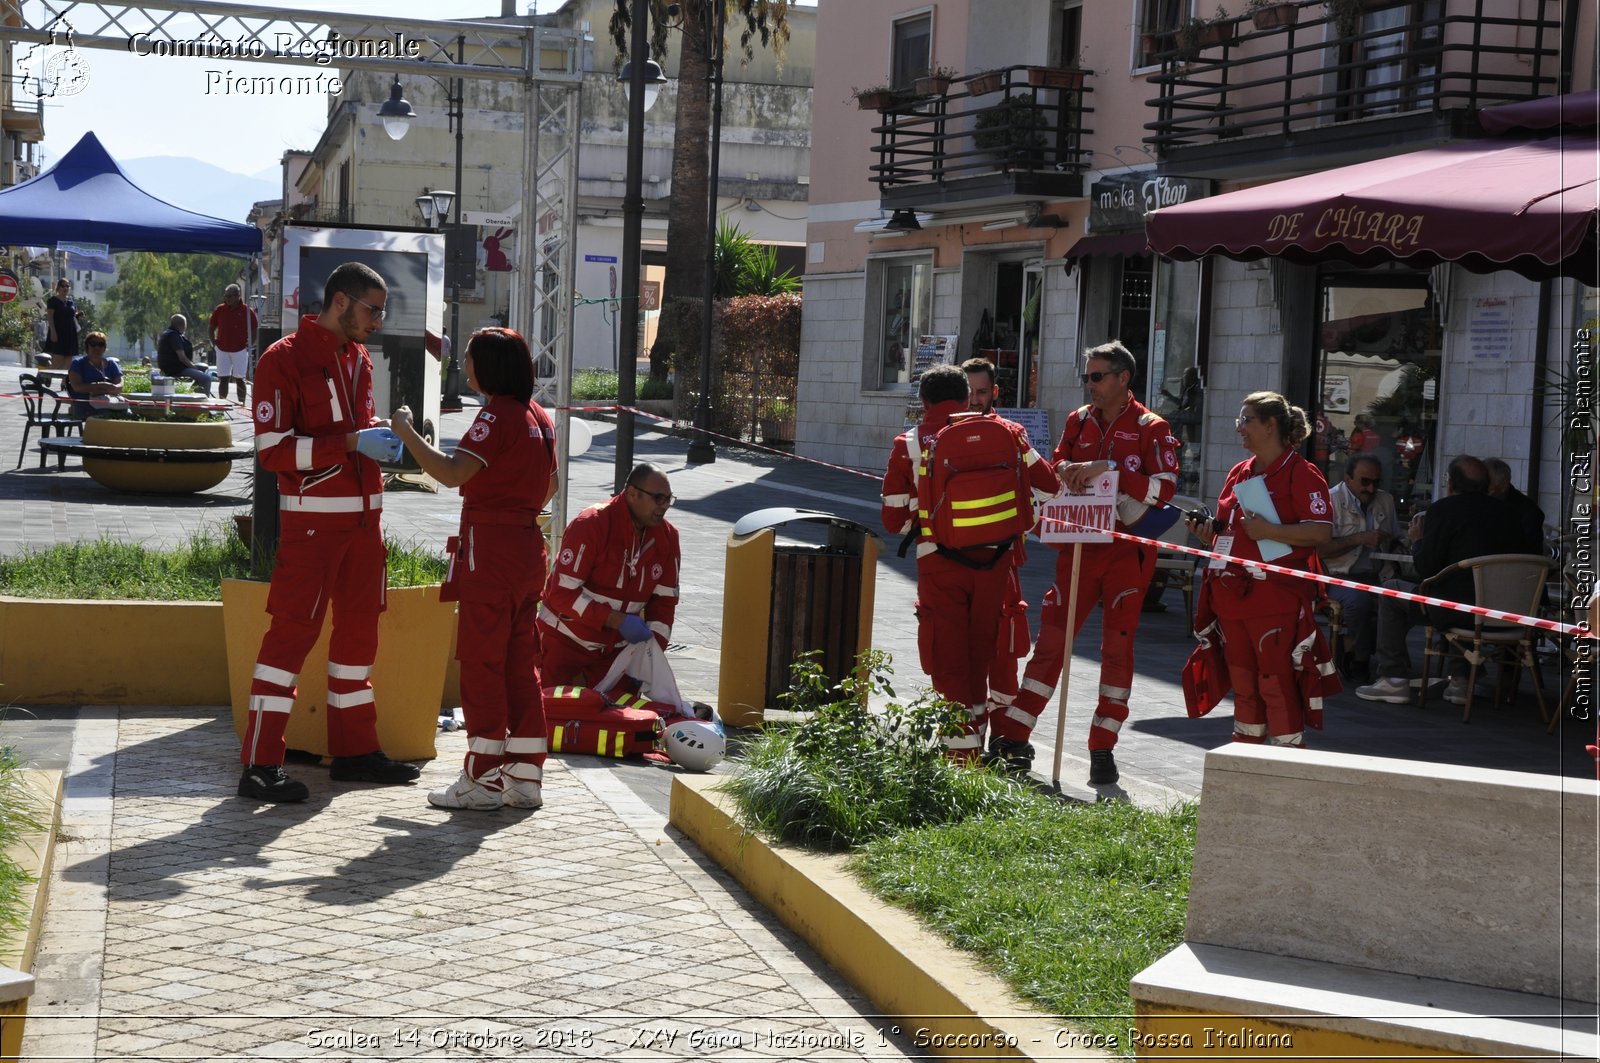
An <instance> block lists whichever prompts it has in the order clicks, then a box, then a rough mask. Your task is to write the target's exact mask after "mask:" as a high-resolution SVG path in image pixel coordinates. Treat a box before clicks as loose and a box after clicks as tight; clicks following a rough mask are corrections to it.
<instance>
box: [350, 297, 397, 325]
mask: <svg viewBox="0 0 1600 1063" xmlns="http://www.w3.org/2000/svg"><path fill="white" fill-rule="evenodd" d="M350 298H351V299H355V301H356V302H358V303H360V304H361V305H362V306H364V307H366V308H367V310H368V312H369V313H371V314H372V320H374V321H382V320H383V319H384V317H386V316H387V315H388V313H389V311H387V310H385V309H384V308H383V307H381V306H373V305H372V304H371V303H369V302H367V301H366V300H365V299H356V297H355V296H353V295H352V296H351V297H350Z"/></svg>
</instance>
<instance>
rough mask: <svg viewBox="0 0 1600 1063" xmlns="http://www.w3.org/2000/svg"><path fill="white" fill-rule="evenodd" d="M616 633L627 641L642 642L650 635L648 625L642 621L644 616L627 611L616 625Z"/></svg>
mask: <svg viewBox="0 0 1600 1063" xmlns="http://www.w3.org/2000/svg"><path fill="white" fill-rule="evenodd" d="M617 634H619V635H621V636H622V637H623V638H625V639H627V640H628V641H629V642H643V641H644V640H645V639H647V638H649V637H650V625H649V624H646V623H645V622H644V617H642V616H635V615H634V614H632V613H629V614H628V615H627V616H625V617H623V618H622V623H620V624H618V625H617Z"/></svg>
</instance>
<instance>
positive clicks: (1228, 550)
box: [1206, 535, 1233, 570]
mask: <svg viewBox="0 0 1600 1063" xmlns="http://www.w3.org/2000/svg"><path fill="white" fill-rule="evenodd" d="M1211 549H1213V550H1215V551H1216V552H1217V553H1219V554H1227V555H1228V556H1229V557H1232V556H1233V536H1231V535H1219V536H1217V541H1216V542H1214V543H1212V544H1211ZM1227 567H1228V562H1227V560H1226V559H1225V558H1221V557H1213V558H1212V559H1211V560H1210V561H1208V562H1206V568H1214V569H1218V570H1220V569H1224V568H1227Z"/></svg>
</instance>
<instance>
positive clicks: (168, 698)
mask: <svg viewBox="0 0 1600 1063" xmlns="http://www.w3.org/2000/svg"><path fill="white" fill-rule="evenodd" d="M225 650H226V644H225V643H224V641H223V637H222V605H221V603H219V602H131V601H73V600H64V601H41V600H37V599H31V598H6V597H0V695H3V696H4V698H5V700H6V701H8V702H16V703H21V704H24V705H82V704H88V705H221V704H223V703H224V702H226V701H227V700H228V668H227V659H226V656H225Z"/></svg>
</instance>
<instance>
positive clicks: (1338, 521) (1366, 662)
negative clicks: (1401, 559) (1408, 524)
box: [1317, 454, 1400, 683]
mask: <svg viewBox="0 0 1600 1063" xmlns="http://www.w3.org/2000/svg"><path fill="white" fill-rule="evenodd" d="M1382 477H1383V466H1382V464H1381V463H1380V462H1379V461H1378V459H1377V458H1375V457H1373V456H1372V455H1371V454H1354V455H1351V457H1350V459H1349V460H1348V461H1346V462H1345V466H1344V480H1343V482H1341V483H1339V484H1338V485H1337V486H1335V487H1334V489H1333V490H1332V491H1329V492H1328V500H1329V501H1330V502H1332V503H1333V537H1332V538H1331V539H1329V540H1328V541H1327V542H1326V543H1324V544H1323V545H1322V546H1320V547H1318V548H1317V553H1318V554H1319V555H1320V556H1321V558H1322V565H1323V568H1325V569H1326V570H1327V572H1328V574H1329V575H1330V576H1340V577H1342V578H1344V579H1348V580H1354V581H1356V582H1358V583H1371V584H1374V585H1376V584H1378V583H1381V582H1383V581H1384V580H1385V579H1388V578H1390V577H1392V576H1393V575H1394V566H1393V565H1390V564H1386V563H1384V562H1382V561H1379V560H1378V559H1377V558H1375V557H1373V556H1372V555H1373V553H1374V552H1376V551H1381V550H1382V549H1383V548H1384V547H1386V546H1388V545H1389V544H1391V543H1392V542H1394V540H1395V539H1396V538H1398V537H1399V534H1400V530H1399V527H1398V525H1396V523H1395V506H1394V496H1393V495H1391V494H1389V492H1387V491H1384V490H1382V489H1380V488H1379V487H1378V481H1379V480H1381V479H1382ZM1328 597H1330V598H1332V599H1333V600H1334V601H1336V602H1338V603H1339V604H1340V605H1341V606H1342V607H1343V610H1344V637H1345V645H1346V646H1348V647H1351V648H1350V649H1348V650H1346V651H1344V653H1343V655H1342V656H1341V658H1340V661H1339V667H1340V670H1341V671H1343V672H1344V674H1345V676H1346V678H1351V679H1359V680H1360V681H1361V682H1363V683H1365V682H1367V681H1368V680H1370V679H1371V678H1372V676H1371V674H1370V669H1371V657H1372V650H1373V646H1374V644H1375V643H1376V640H1377V623H1376V617H1377V608H1376V607H1377V604H1378V596H1377V595H1375V594H1368V593H1367V592H1365V591H1357V590H1351V589H1350V588H1348V587H1329V588H1328ZM1334 650H1335V651H1338V650H1339V647H1337V646H1335V647H1334Z"/></svg>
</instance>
